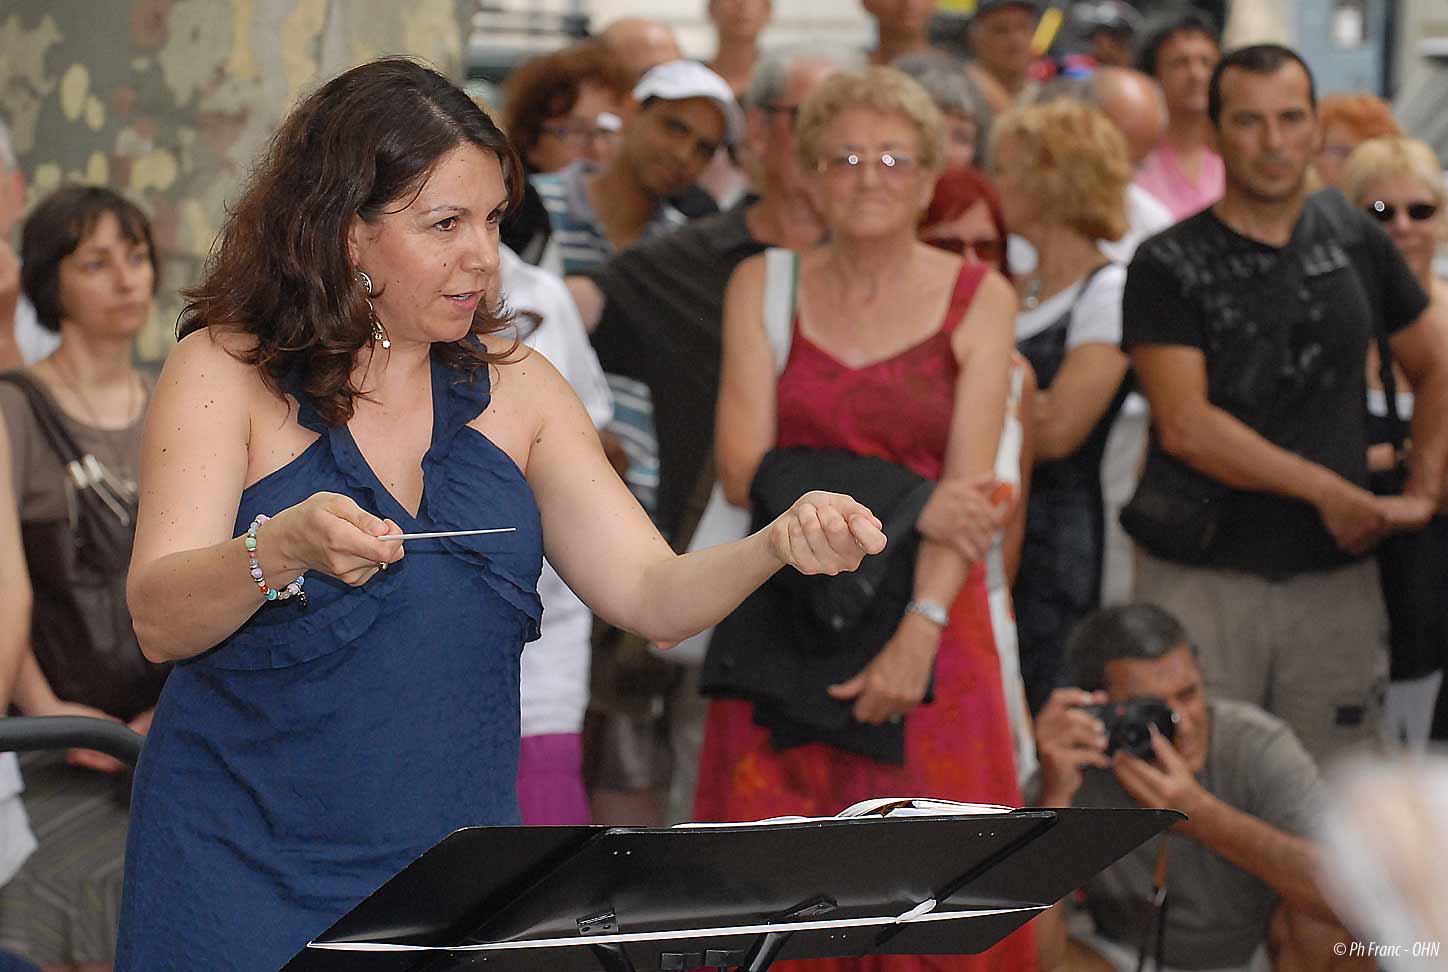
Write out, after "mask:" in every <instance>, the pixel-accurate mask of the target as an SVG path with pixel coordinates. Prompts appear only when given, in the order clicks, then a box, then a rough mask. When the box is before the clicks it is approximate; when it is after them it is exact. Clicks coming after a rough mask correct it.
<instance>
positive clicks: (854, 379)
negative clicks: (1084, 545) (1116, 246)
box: [694, 264, 1036, 972]
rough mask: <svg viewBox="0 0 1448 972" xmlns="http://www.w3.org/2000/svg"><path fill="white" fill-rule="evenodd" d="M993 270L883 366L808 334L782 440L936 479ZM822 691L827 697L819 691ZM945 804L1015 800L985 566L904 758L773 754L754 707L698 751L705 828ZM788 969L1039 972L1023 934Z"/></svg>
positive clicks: (714, 726)
mask: <svg viewBox="0 0 1448 972" xmlns="http://www.w3.org/2000/svg"><path fill="white" fill-rule="evenodd" d="M984 275H985V268H984V266H983V265H981V264H966V265H965V266H963V267H962V269H961V272H960V277H959V278H958V279H957V281H956V287H955V292H954V294H953V296H952V298H951V302H950V306H949V308H948V309H947V311H946V314H945V319H944V321H943V322H942V324H941V327H940V330H938V331H937V332H936V333H935V334H933V335H931V336H930V337H929V338H926V339H925V340H924V341H921V342H920V343H919V344H916V345H914V346H913V347H910V348H907V349H906V350H904V351H901V352H900V353H899V354H896V355H893V356H892V357H889V358H887V359H885V360H883V361H879V362H876V363H874V364H870V365H866V366H865V367H863V368H851V367H849V366H847V365H845V364H842V363H840V362H839V361H837V360H836V359H835V358H833V357H832V356H831V355H830V354H829V352H827V351H825V350H824V349H823V348H821V347H819V346H818V345H815V344H814V343H812V342H811V341H810V340H809V339H808V338H807V337H805V336H804V335H803V334H801V333H800V330H799V321H798V318H796V319H795V325H794V340H793V343H792V345H791V347H790V354H789V360H788V361H787V362H786V364H785V368H784V371H783V373H782V374H781V375H780V378H779V386H778V396H777V401H778V427H779V442H778V445H780V446H807V447H810V448H817V449H848V450H850V451H851V452H854V453H857V454H859V455H867V456H878V457H880V458H882V459H888V460H889V461H891V462H895V463H898V464H900V465H902V466H906V467H907V468H909V469H912V470H914V471H915V472H916V473H919V474H920V475H922V476H926V477H928V478H930V479H939V478H940V474H941V472H942V469H943V467H944V463H945V451H946V445H947V443H948V441H949V438H950V422H951V414H952V412H953V411H954V398H955V384H956V377H957V375H958V373H959V368H958V367H957V365H956V360H955V354H954V351H953V350H952V348H951V334H952V332H954V330H955V328H956V326H957V325H959V323H960V322H961V320H962V319H963V318H964V317H965V314H966V311H967V310H968V309H969V307H970V302H971V299H972V298H973V297H974V296H975V291H976V288H977V286H979V284H980V281H981V279H982V278H983V277H984ZM824 688H825V687H824V686H821V687H820V691H821V692H823V691H824ZM922 796H923V797H940V798H944V799H948V800H965V801H974V802H977V803H1003V804H1007V805H1010V806H1019V805H1020V800H1021V795H1020V789H1019V787H1018V785H1017V783H1016V770H1015V761H1014V757H1013V755H1012V749H1011V736H1010V731H1009V729H1008V727H1007V722H1006V709H1005V701H1004V696H1003V693H1002V691H1001V681H1000V663H999V662H998V661H997V658H996V653H995V639H994V635H993V634H992V630H991V622H990V609H989V606H988V605H987V602H986V583H985V572H984V570H983V569H982V568H981V567H980V566H977V567H976V568H974V569H973V570H972V571H971V572H970V576H969V578H968V579H967V580H966V582H965V585H964V586H963V587H962V588H961V591H960V594H959V596H958V597H957V598H956V599H955V603H954V604H953V605H952V606H951V610H950V623H949V625H948V626H947V627H946V629H945V631H944V633H943V634H942V635H941V639H940V650H939V653H938V654H937V656H936V660H935V701H934V702H932V703H931V704H928V705H922V706H920V707H918V708H916V709H915V710H914V711H912V712H911V713H910V714H909V716H908V717H907V718H906V720H905V764H904V765H903V766H891V765H888V764H886V763H881V762H878V761H876V760H872V759H870V758H868V757H865V756H859V755H856V754H854V753H848V752H845V751H843V750H840V749H837V748H835V747H833V746H830V745H828V744H825V743H810V744H807V745H803V746H797V747H794V748H792V749H787V750H777V749H775V748H774V747H773V746H772V745H771V743H770V740H769V734H768V732H767V731H766V730H764V729H761V728H760V727H759V726H757V725H755V724H754V711H753V707H752V705H751V703H749V702H747V701H740V700H720V701H715V702H713V703H711V705H710V709H709V721H708V727H707V730H706V736H705V740H704V748H703V751H702V753H701V755H700V766H699V788H698V791H697V797H696V802H695V807H694V814H695V819H697V820H758V819H762V818H765V817H773V816H779V815H783V814H804V815H808V816H829V815H832V814H835V813H838V812H839V811H840V810H843V809H844V808H845V807H847V806H849V805H850V804H852V803H856V802H858V801H860V800H865V799H869V798H872V797H922ZM777 967H778V968H780V969H782V970H788V972H845V970H850V972H935V970H947V969H948V970H952V972H954V970H972V972H974V970H980V972H1021V970H1033V969H1035V967H1036V949H1035V942H1034V937H1033V936H1032V934H1031V930H1030V929H1029V928H1026V929H1022V930H1020V931H1018V932H1016V933H1015V934H1014V935H1012V936H1010V937H1009V938H1007V939H1006V940H1005V941H1003V942H1002V943H1000V944H999V945H997V946H996V947H995V948H993V949H991V950H990V951H988V952H986V953H984V954H983V955H978V956H872V957H867V958H864V959H838V960H834V959H832V960H817V961H800V962H785V963H781V964H780V965H779V966H777Z"/></svg>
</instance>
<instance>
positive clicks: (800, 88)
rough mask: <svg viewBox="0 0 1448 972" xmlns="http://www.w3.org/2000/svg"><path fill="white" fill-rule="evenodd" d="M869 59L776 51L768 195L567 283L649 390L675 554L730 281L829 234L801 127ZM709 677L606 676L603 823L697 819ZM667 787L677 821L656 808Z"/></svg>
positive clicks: (765, 135)
mask: <svg viewBox="0 0 1448 972" xmlns="http://www.w3.org/2000/svg"><path fill="white" fill-rule="evenodd" d="M860 62H861V59H860V58H859V57H858V56H855V55H852V54H851V53H850V52H848V51H836V50H833V49H829V48H824V49H820V48H792V49H785V50H781V51H776V52H773V53H771V54H769V55H767V56H766V57H765V58H764V59H763V60H762V61H761V62H760V63H759V64H758V65H757V66H756V68H755V70H754V73H753V76H752V78H751V82H750V87H749V92H748V95H747V98H746V109H745V137H744V144H743V146H742V147H743V152H742V153H741V155H742V158H743V160H744V164H745V166H746V167H747V168H749V169H750V174H751V176H752V181H753V184H754V186H755V187H756V189H757V190H758V195H757V196H753V195H751V196H746V197H745V198H744V200H743V201H741V202H740V203H739V204H738V205H737V206H735V207H733V208H732V209H729V210H727V211H725V212H722V213H719V214H717V215H715V216H709V217H706V218H704V219H699V220H695V221H694V222H691V223H689V224H687V225H685V226H682V227H680V228H678V229H675V230H673V231H672V232H669V233H666V234H661V235H658V236H655V237H651V238H649V239H645V240H643V241H641V242H640V243H638V244H636V245H634V246H632V247H630V248H628V249H627V250H625V251H623V252H621V253H619V254H618V255H617V256H615V257H613V258H612V259H611V260H609V261H608V262H607V263H606V264H604V265H603V266H602V267H601V268H600V269H599V270H597V271H594V272H591V273H590V275H589V277H587V278H584V277H570V278H569V280H568V283H569V289H570V290H572V291H573V294H574V297H575V299H576V300H577V301H578V302H579V309H580V310H581V311H582V313H583V317H584V321H585V323H586V324H588V326H589V328H590V329H591V330H592V331H593V343H594V348H595V349H596V350H597V351H598V356H599V360H600V361H601V362H602V363H603V367H604V370H605V371H609V372H614V373H618V374H622V375H625V376H627V377H630V378H633V379H635V380H637V381H640V382H642V383H643V384H645V385H647V386H648V388H649V391H650V392H651V394H652V398H653V402H654V410H655V411H654V422H655V429H656V431H657V436H658V449H659V490H658V502H657V509H656V512H655V522H656V523H657V524H658V526H659V529H660V530H661V531H662V532H663V534H664V536H665V537H666V538H667V539H668V540H669V541H670V542H671V543H672V544H673V545H674V546H675V548H676V549H679V550H684V549H687V548H688V544H689V540H690V538H691V536H692V535H693V530H694V526H695V525H696V524H697V521H698V516H699V513H700V512H701V510H702V506H703V500H704V498H706V497H707V496H708V495H709V491H710V488H711V487H712V485H713V470H712V466H711V463H710V462H709V456H710V452H711V448H712V445H713V437H714V406H715V399H716V398H717V396H718V392H719V362H720V339H721V331H722V324H723V317H724V291H725V288H726V286H727V285H728V283H729V277H730V275H731V274H732V273H733V272H734V268H735V267H737V266H738V265H739V264H740V263H742V262H743V261H744V260H745V259H746V258H748V257H750V256H753V255H755V254H756V253H759V252H761V251H763V250H764V249H766V248H767V247H770V246H782V247H789V248H799V247H804V246H809V245H811V244H814V243H816V242H818V241H819V239H820V237H821V236H822V235H823V232H824V230H823V227H822V226H821V225H820V222H819V219H818V217H817V215H816V214H815V211H814V208H813V206H812V204H811V202H810V196H809V186H808V177H807V175H806V174H805V173H804V172H802V171H801V168H800V164H799V160H798V157H797V155H796V152H795V141H794V122H795V118H796V116H797V115H798V114H799V107H800V105H801V103H802V102H803V101H804V100H805V98H806V96H808V94H809V93H810V92H811V91H812V90H814V87H815V86H816V85H817V84H818V83H819V82H820V81H821V80H823V79H824V78H825V77H826V76H828V75H829V74H832V73H834V72H835V71H837V70H841V69H845V68H851V67H856V66H859V64H860ZM696 672H697V668H684V667H683V666H679V667H678V668H677V669H676V676H677V677H676V679H675V685H674V689H673V690H672V691H671V692H669V693H668V696H667V698H666V699H664V700H663V705H662V706H651V705H638V704H636V703H637V702H638V700H637V699H634V700H633V702H634V703H635V704H632V705H630V704H628V700H615V701H616V702H619V704H612V703H610V702H609V701H607V696H608V694H609V690H608V687H607V685H606V683H605V685H603V686H602V687H601V686H600V679H598V678H596V679H595V683H594V684H595V689H596V691H595V701H596V705H595V708H598V709H601V710H603V711H602V712H601V715H602V717H603V720H602V725H603V731H602V737H603V738H602V742H601V746H600V747H599V749H600V751H601V757H600V760H599V765H598V766H597V767H596V768H595V773H594V788H593V794H594V815H595V819H596V820H597V821H598V822H600V823H610V822H619V823H643V822H648V819H647V818H648V817H653V818H655V819H657V818H658V817H659V816H664V817H667V818H683V817H686V816H688V815H689V813H690V812H691V810H692V799H693V789H694V787H693V783H694V772H695V766H696V763H697V753H698V746H699V743H700V742H701V741H702V735H703V720H704V715H705V713H706V712H707V708H706V705H705V703H704V701H703V700H702V699H701V698H700V697H699V694H698V690H697V687H696V678H697V676H696ZM604 678H605V679H606V676H604ZM616 688H618V689H620V690H623V689H626V688H627V687H626V686H623V685H619V686H616ZM600 700H603V701H600ZM659 708H663V709H664V710H665V716H664V718H665V719H666V720H667V727H663V726H661V725H660V720H659V717H658V716H655V715H642V716H640V715H630V712H634V713H637V712H640V711H645V712H649V713H653V712H657V711H658V710H659ZM665 740H667V741H665ZM669 750H672V756H671V755H670V753H669V752H668V751H669ZM670 763H672V765H673V773H672V776H673V778H672V782H670V778H669V777H670V774H669V764H670ZM666 787H667V788H668V793H669V797H668V809H667V810H666V811H665V810H662V809H661V808H660V807H659V805H658V803H656V801H657V800H659V798H660V796H661V791H663V790H664V788H666ZM651 810H652V811H654V812H653V813H650V812H649V811H651Z"/></svg>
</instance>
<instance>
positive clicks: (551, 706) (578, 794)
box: [498, 247, 613, 826]
mask: <svg viewBox="0 0 1448 972" xmlns="http://www.w3.org/2000/svg"><path fill="white" fill-rule="evenodd" d="M498 257H499V263H498V284H499V285H500V286H501V288H502V292H503V294H504V296H505V299H506V301H507V305H508V307H509V309H511V310H512V311H513V313H514V314H515V315H517V318H518V330H519V336H520V337H521V338H522V340H523V343H525V344H527V345H528V346H529V347H530V348H533V349H534V350H536V351H540V352H542V353H543V355H544V356H545V357H546V358H547V359H548V360H549V362H551V363H552V364H553V366H554V367H555V368H557V369H558V371H559V373H560V374H562V375H563V378H564V380H565V381H567V382H568V384H569V386H570V387H572V388H573V390H574V391H575V392H577V394H578V398H579V400H580V401H581V402H582V403H583V406H584V408H586V409H587V410H588V417H589V418H590V419H592V420H593V426H594V428H597V429H601V428H603V427H604V426H605V425H607V424H608V421H609V419H611V418H612V417H613V397H612V395H610V394H609V390H608V382H607V381H606V380H605V379H604V376H603V369H602V368H601V367H600V366H599V364H598V356H597V355H596V354H594V352H593V348H592V347H591V346H590V345H589V343H588V332H587V331H585V330H584V328H583V321H581V320H580V319H579V317H578V311H577V310H576V309H575V308H574V306H573V299H572V298H571V297H570V296H569V295H568V289H567V288H566V287H564V286H563V281H561V280H559V279H558V277H556V276H554V275H553V274H551V273H549V272H547V271H546V270H542V269H540V268H538V267H534V266H530V265H528V264H527V263H525V262H524V261H523V260H522V259H521V258H520V257H519V256H518V255H517V254H516V253H514V252H513V251H512V250H509V249H508V248H507V247H501V248H500V249H499V251H498ZM538 597H539V599H540V600H541V601H542V602H543V614H544V618H543V621H542V629H541V633H540V634H539V636H538V640H537V641H534V642H531V643H530V644H529V645H528V646H527V647H526V648H525V649H524V650H523V654H522V658H521V660H520V662H519V668H520V675H521V686H520V692H519V706H520V710H521V720H522V721H521V727H522V729H521V731H522V744H521V746H520V748H519V751H518V808H519V811H520V812H521V813H522V817H523V823H524V824H526V825H528V826H539V825H551V826H567V825H575V824H587V823H590V822H591V820H592V814H591V813H590V811H589V803H588V791H587V790H586V788H585V786H584V778H583V716H584V712H585V710H586V709H587V708H588V682H589V667H590V654H591V652H592V644H591V638H592V633H593V614H592V612H591V611H589V609H588V605H586V604H584V603H583V601H581V600H579V598H578V595H577V594H574V593H573V590H572V589H571V588H570V587H569V586H568V585H567V584H566V583H564V581H563V578H561V577H559V576H558V572H557V571H556V570H554V569H553V565H552V564H550V563H549V562H548V561H547V559H544V561H543V572H542V574H541V575H540V576H539V578H538Z"/></svg>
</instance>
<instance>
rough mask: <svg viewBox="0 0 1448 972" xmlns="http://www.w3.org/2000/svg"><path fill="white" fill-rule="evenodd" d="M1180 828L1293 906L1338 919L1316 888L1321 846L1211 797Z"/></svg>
mask: <svg viewBox="0 0 1448 972" xmlns="http://www.w3.org/2000/svg"><path fill="white" fill-rule="evenodd" d="M1178 829H1179V830H1180V831H1181V833H1182V834H1183V835H1185V836H1187V837H1190V838H1192V839H1193V840H1195V841H1196V842H1197V843H1199V844H1201V845H1203V846H1204V847H1206V848H1207V849H1208V850H1210V851H1212V852H1214V853H1216V854H1218V855H1220V856H1221V857H1223V858H1225V859H1226V860H1227V861H1229V862H1231V863H1232V864H1234V865H1236V866H1237V867H1239V868H1241V869H1242V870H1244V871H1246V872H1247V873H1248V874H1251V875H1252V876H1254V877H1256V878H1258V879H1259V880H1260V881H1262V883H1264V884H1266V885H1267V886H1269V887H1270V888H1272V889H1273V890H1274V891H1276V892H1277V893H1278V894H1280V895H1281V896H1282V897H1283V898H1285V899H1287V900H1289V901H1291V902H1292V903H1293V904H1296V905H1300V906H1302V907H1305V908H1308V909H1310V910H1312V911H1314V912H1317V913H1319V914H1321V915H1323V916H1324V917H1330V918H1332V919H1333V920H1334V921H1335V920H1336V915H1335V914H1334V913H1333V910H1332V906H1331V905H1329V904H1328V902H1327V900H1326V899H1325V898H1324V897H1323V895H1322V891H1321V889H1319V888H1318V886H1317V878H1316V873H1317V847H1316V845H1314V844H1313V843H1312V841H1310V840H1306V839H1304V838H1302V837H1297V836H1295V835H1293V834H1289V833H1286V832H1285V831H1282V830H1278V829H1277V828H1276V827H1274V826H1272V825H1271V824H1269V823H1267V822H1266V821H1264V820H1261V819H1259V818H1257V817H1254V816H1252V815H1251V814H1248V813H1243V812H1242V811H1241V810H1238V809H1237V808H1235V807H1232V806H1230V805H1228V804H1226V803H1223V802H1222V801H1221V800H1218V799H1217V798H1215V797H1211V796H1209V797H1208V798H1207V802H1206V803H1205V804H1204V805H1203V806H1202V807H1200V808H1197V809H1196V810H1195V812H1193V813H1192V814H1191V819H1189V820H1188V821H1186V822H1185V823H1183V824H1180V825H1179V827H1178Z"/></svg>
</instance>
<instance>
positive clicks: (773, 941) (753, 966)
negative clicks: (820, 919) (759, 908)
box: [739, 932, 793, 972]
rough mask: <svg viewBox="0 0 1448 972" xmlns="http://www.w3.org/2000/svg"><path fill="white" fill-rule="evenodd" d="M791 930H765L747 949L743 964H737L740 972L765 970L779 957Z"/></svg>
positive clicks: (761, 971) (763, 971)
mask: <svg viewBox="0 0 1448 972" xmlns="http://www.w3.org/2000/svg"><path fill="white" fill-rule="evenodd" d="M792 934H793V932H765V933H764V936H763V937H762V938H760V939H759V941H758V942H756V943H755V944H754V947H753V948H751V949H750V950H749V955H748V956H746V957H745V959H744V964H743V965H741V966H739V969H740V972H766V970H767V969H768V968H769V967H770V966H771V965H773V964H774V960H775V959H776V958H778V957H779V953H780V950H781V949H783V948H784V945H785V943H786V942H788V941H789V937H790V935H792Z"/></svg>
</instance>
